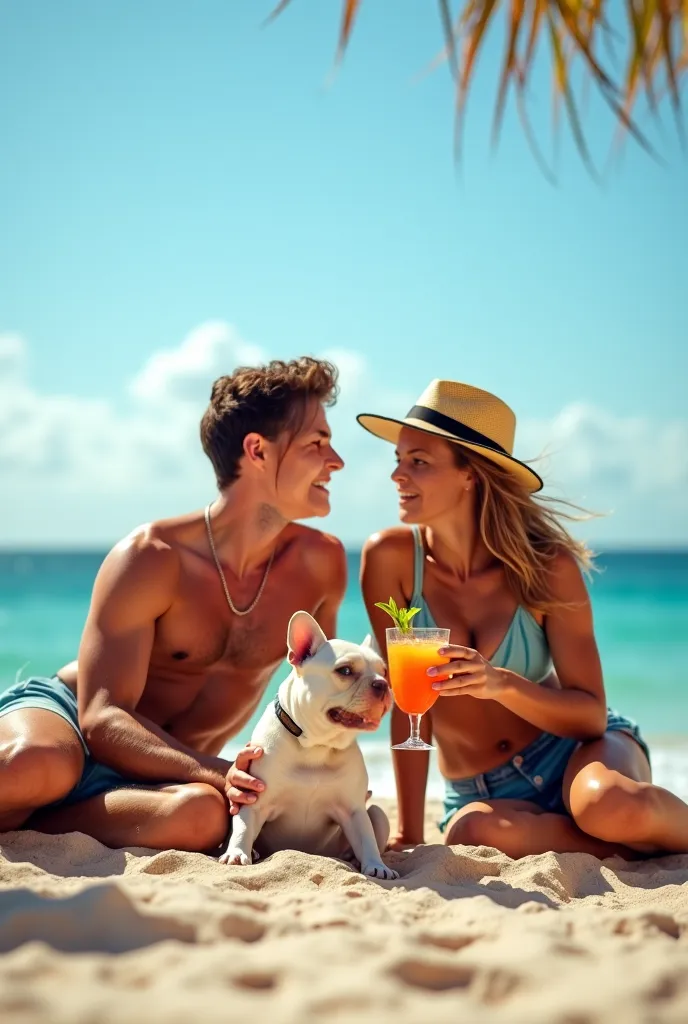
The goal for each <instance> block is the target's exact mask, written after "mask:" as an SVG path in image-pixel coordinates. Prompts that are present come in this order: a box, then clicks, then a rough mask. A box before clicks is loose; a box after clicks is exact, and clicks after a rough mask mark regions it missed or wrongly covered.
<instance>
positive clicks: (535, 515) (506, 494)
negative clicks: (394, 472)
mask: <svg viewBox="0 0 688 1024" xmlns="http://www.w3.org/2000/svg"><path fill="white" fill-rule="evenodd" d="M451 447H452V449H453V451H454V458H455V460H456V463H457V465H458V466H459V467H460V468H462V469H470V470H472V472H473V473H474V475H475V482H476V498H477V512H478V525H479V530H480V537H481V539H482V541H483V544H484V545H485V547H486V548H487V549H488V551H490V552H491V553H492V554H493V555H494V556H495V558H498V559H499V560H500V561H501V562H502V563H503V565H504V571H505V573H506V578H507V582H508V584H509V587H510V589H511V591H512V592H513V593H514V595H515V596H516V598H517V600H518V602H519V604H522V605H524V606H525V607H526V608H532V609H533V610H537V611H541V612H547V611H549V610H551V609H552V608H555V607H561V606H562V604H563V602H562V601H560V600H558V599H557V598H556V597H555V594H554V590H553V587H552V567H551V563H552V560H553V558H554V557H555V556H556V555H557V554H558V553H560V552H561V551H562V550H565V551H568V552H570V553H571V554H572V555H573V556H574V558H575V559H576V561H577V562H578V564H579V566H580V567H581V569H582V570H583V571H584V572H586V573H589V572H590V571H591V570H592V569H593V567H594V566H593V553H592V551H591V550H590V548H588V546H587V544H585V543H584V542H583V541H579V540H576V539H575V538H574V537H572V536H571V534H570V533H569V532H568V530H567V529H566V528H565V527H564V526H563V525H562V522H561V520H563V519H568V520H569V521H580V520H583V519H590V518H593V515H594V513H590V512H586V510H585V509H581V508H579V506H577V505H573V504H572V503H571V502H568V501H564V500H562V499H557V498H549V497H546V496H543V497H534V496H533V495H532V494H530V493H529V492H528V491H527V490H526V489H525V488H524V487H523V485H522V484H521V483H520V482H519V480H518V479H517V478H516V477H515V476H514V475H513V474H511V473H509V472H508V471H507V470H505V469H502V467H501V466H499V465H497V464H496V463H495V462H492V461H491V460H490V459H486V458H484V457H483V456H482V455H479V454H478V453H477V452H474V451H472V449H466V448H464V447H463V446H462V445H456V444H452V446H451Z"/></svg>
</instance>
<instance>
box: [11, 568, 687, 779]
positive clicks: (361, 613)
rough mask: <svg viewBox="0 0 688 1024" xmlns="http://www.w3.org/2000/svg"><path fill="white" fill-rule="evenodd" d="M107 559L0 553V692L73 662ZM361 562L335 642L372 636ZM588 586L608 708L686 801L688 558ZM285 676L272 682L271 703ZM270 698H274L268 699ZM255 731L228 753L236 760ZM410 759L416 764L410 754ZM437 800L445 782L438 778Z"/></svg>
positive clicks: (372, 766)
mask: <svg viewBox="0 0 688 1024" xmlns="http://www.w3.org/2000/svg"><path fill="white" fill-rule="evenodd" d="M103 557H104V552H78V553H71V552H70V553H68V552H45V551H43V552H29V551H26V552H19V551H12V552H0V691H2V690H4V689H5V688H6V687H7V686H9V685H11V684H12V683H13V682H14V681H15V679H17V678H22V677H24V676H26V675H27V674H51V673H52V672H54V671H55V670H56V669H57V668H59V666H60V665H62V664H64V663H65V662H67V661H69V660H70V659H71V658H74V657H75V656H76V651H77V647H78V643H79V637H80V633H81V629H82V626H83V622H84V619H85V616H86V612H87V609H88V602H89V597H90V592H91V586H92V584H93V580H94V577H95V574H96V572H97V570H98V567H99V565H100V563H101V561H102V559H103ZM358 565H359V554H358V552H352V553H350V555H349V587H348V591H347V595H346V600H345V603H344V605H343V607H342V610H341V613H340V621H339V628H338V634H339V636H341V637H344V638H346V639H349V640H356V641H358V640H362V639H363V637H364V636H365V634H366V633H367V632H368V623H367V617H366V613H365V610H364V607H363V604H362V601H361V598H360V594H359V589H358ZM598 565H599V568H600V570H601V571H600V572H598V573H596V574H595V575H594V576H593V579H592V581H591V584H590V590H591V595H592V602H593V609H594V614H595V628H596V633H597V639H598V644H599V647H600V651H601V654H602V663H603V667H604V673H605V683H606V688H607V697H608V703H609V704H610V705H611V706H612V707H614V708H616V709H617V710H619V711H623V712H624V713H625V714H627V715H630V716H631V717H632V718H635V719H636V720H637V721H638V722H639V723H640V725H641V727H642V729H643V732H644V733H645V735H646V737H648V738H649V740H650V746H651V749H652V752H653V768H654V772H655V780H656V781H657V782H658V783H660V784H661V785H664V786H667V787H668V788H670V789H672V790H673V791H674V792H676V793H678V794H679V795H681V796H682V797H684V798H685V799H688V551H671V552H670V551H661V552H657V551H655V552H642V551H616V552H609V553H607V554H604V555H601V556H600V557H599V560H598ZM285 675H286V666H285V667H283V668H282V669H281V670H280V671H279V672H277V673H276V674H275V677H274V679H273V680H272V682H271V685H270V689H269V691H268V695H267V696H268V697H269V696H270V695H272V694H274V692H275V690H276V688H277V686H278V685H279V682H280V681H281V680H282V679H283V678H284V676H285ZM266 699H267V698H266ZM250 733H251V723H249V725H248V726H247V727H246V729H245V730H244V731H243V732H242V733H241V735H240V736H238V737H237V738H236V739H235V740H233V741H232V743H230V744H229V745H228V751H229V752H231V751H234V750H236V749H237V747H238V746H239V745H241V744H242V743H243V742H244V741H245V740H246V739H248V737H249V736H250ZM386 733H387V726H386V725H385V727H384V731H383V732H381V733H379V734H377V735H376V736H375V738H366V739H364V740H363V742H362V746H363V747H364V750H365V754H366V761H367V763H368V769H369V773H370V777H371V784H372V788H373V790H374V791H375V793H376V794H377V795H378V796H383V795H389V796H391V795H393V793H394V789H393V782H392V773H391V763H390V757H389V750H388V744H387V742H386ZM408 756H412V755H408ZM429 792H430V794H431V795H437V796H439V795H440V793H441V782H440V778H439V775H438V774H437V772H436V770H434V767H433V770H432V771H431V778H430V783H429Z"/></svg>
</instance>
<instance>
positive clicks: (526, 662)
mask: <svg viewBox="0 0 688 1024" xmlns="http://www.w3.org/2000/svg"><path fill="white" fill-rule="evenodd" d="M412 530H413V544H414V567H413V597H412V598H411V605H412V606H413V607H414V608H420V611H419V612H418V614H417V615H415V616H414V617H413V622H412V625H413V626H421V627H422V626H425V627H426V628H430V629H432V628H433V627H434V628H437V623H436V622H435V620H434V619H433V617H432V615H431V614H430V609H429V608H428V606H427V604H426V603H425V598H424V597H423V567H424V563H425V549H424V547H423V537H422V535H421V532H420V527H419V526H413V527H412ZM490 664H491V665H494V667H495V668H508V669H509V670H510V671H511V672H515V673H516V674H517V675H519V676H523V677H524V678H525V679H530V680H531V682H533V683H539V682H540V681H541V680H542V679H544V678H545V676H546V675H548V674H549V672H550V671H551V669H552V658H551V655H550V652H549V644H548V643H547V636H546V634H545V631H544V629H543V628H542V626H541V625H540V624H539V623H538V622H536V621H535V619H534V618H533V616H532V615H531V614H530V612H529V611H528V609H527V608H524V607H523V605H519V606H518V608H517V609H516V612H515V614H514V617H513V619H512V620H511V624H510V626H509V628H508V629H507V631H506V636H505V637H504V639H503V640H502V642H501V644H500V645H499V647H498V648H497V650H496V651H495V652H494V654H493V655H492V657H491V658H490Z"/></svg>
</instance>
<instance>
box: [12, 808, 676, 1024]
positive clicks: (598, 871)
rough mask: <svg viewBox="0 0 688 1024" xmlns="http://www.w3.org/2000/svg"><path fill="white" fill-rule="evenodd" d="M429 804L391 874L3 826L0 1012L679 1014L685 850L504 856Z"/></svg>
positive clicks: (441, 1016)
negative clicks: (644, 855) (234, 860)
mask: <svg viewBox="0 0 688 1024" xmlns="http://www.w3.org/2000/svg"><path fill="white" fill-rule="evenodd" d="M387 809H388V811H390V806H389V805H388V807H387ZM391 811H392V813H393V806H392V807H391ZM438 813H439V807H438V806H437V805H434V806H433V805H429V807H428V820H429V825H428V830H427V833H426V839H427V840H428V842H429V843H435V844H437V845H428V846H425V847H419V848H418V849H416V850H414V851H412V852H411V853H409V854H389V855H388V856H387V859H388V861H389V862H390V863H393V864H394V866H395V867H397V869H398V870H399V871H400V873H401V878H400V879H399V880H398V881H396V882H376V881H373V880H370V879H366V878H363V877H362V876H361V875H359V874H357V873H356V872H355V871H354V870H353V869H352V868H351V867H350V866H349V865H346V864H343V863H340V862H338V861H334V860H326V859H323V858H317V857H309V856H306V855H304V854H299V853H293V852H285V853H281V854H277V855H275V856H274V857H271V858H270V859H269V860H267V861H266V862H265V863H260V862H259V863H257V864H255V865H253V866H252V867H248V868H227V867H223V866H222V865H220V864H219V863H218V862H217V861H215V860H214V859H212V858H210V857H206V856H203V855H201V854H188V853H178V852H174V851H169V852H165V853H153V852H151V851H149V850H143V849H128V850H110V849H108V848H106V847H104V846H102V845H101V844H100V843H98V842H96V841H95V840H93V839H89V838H87V837H86V836H83V835H81V834H79V833H73V834H71V835H67V836H44V835H39V834H38V833H35V832H13V833H9V834H7V835H5V836H0V952H2V954H3V955H2V957H0V1020H2V1021H3V1024H14V1022H15V1021H21V1022H29V1021H30V1022H34V1021H36V1022H39V1021H40V1022H48V1021H49V1022H51V1024H53V1022H55V1024H98V1022H101V1021H103V1022H110V1021H112V1022H122V1024H124V1022H127V1024H132V1022H133V1024H136V1022H138V1021H141V1022H144V1021H145V1022H155V1021H161V1022H165V1024H177V1022H179V1024H182V1022H183V1024H187V1022H199V1024H201V1022H202V1024H212V1022H215V1021H218V1022H219V1021H223V1022H224V1021H227V1020H230V1019H231V1020H239V1019H242V1017H243V1019H245V1020H258V1021H261V1022H263V1021H265V1022H268V1024H286V1022H290V1024H292V1022H293V1024H301V1022H309V1021H323V1022H327V1021H338V1022H340V1021H355V1022H357V1024H366V1022H373V1021H375V1022H381V1021H388V1020H389V1021H392V1020H393V1021H395V1022H401V1024H416V1022H419V1024H420V1022H441V1024H443V1022H447V1024H449V1022H451V1024H456V1022H469V1024H472V1022H482V1021H486V1022H487V1021H489V1022H491V1024H493V1022H501V1021H509V1022H519V1024H520V1022H523V1024H526V1022H527V1024H551V1022H561V1024H596V1022H623V1024H633V1022H636V1021H643V1022H652V1024H662V1022H665V1021H666V1022H675V1024H679V1022H680V1024H685V1022H686V1021H688V856H671V857H665V858H661V859H657V860H652V861H643V862H633V863H627V862H625V861H623V860H621V859H618V858H613V859H610V860H607V861H604V862H600V861H598V860H597V859H595V858H594V857H591V856H589V855H587V854H552V853H549V854H543V855H541V856H537V857H527V858H524V859H523V860H520V861H512V860H510V859H509V858H508V857H505V856H504V855H503V854H500V853H497V852H496V851H495V850H492V849H487V848H484V847H483V848H479V849H475V848H467V847H456V848H454V849H453V850H450V849H447V848H445V847H443V846H441V845H439V835H438V833H437V831H436V829H435V828H434V826H433V824H432V822H433V821H434V820H435V819H436V818H437V815H438Z"/></svg>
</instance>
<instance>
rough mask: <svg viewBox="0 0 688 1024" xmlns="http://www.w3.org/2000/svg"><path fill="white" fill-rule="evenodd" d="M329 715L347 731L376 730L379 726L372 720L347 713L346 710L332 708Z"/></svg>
mask: <svg viewBox="0 0 688 1024" xmlns="http://www.w3.org/2000/svg"><path fill="white" fill-rule="evenodd" d="M329 714H330V718H331V719H332V721H333V722H336V723H337V724H338V725H343V726H345V727H346V728H347V729H367V728H375V727H376V725H377V723H376V722H373V721H372V720H371V719H368V718H363V717H362V715H355V714H353V712H351V711H345V710H344V708H332V710H331V711H330V713H329Z"/></svg>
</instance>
